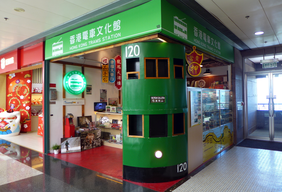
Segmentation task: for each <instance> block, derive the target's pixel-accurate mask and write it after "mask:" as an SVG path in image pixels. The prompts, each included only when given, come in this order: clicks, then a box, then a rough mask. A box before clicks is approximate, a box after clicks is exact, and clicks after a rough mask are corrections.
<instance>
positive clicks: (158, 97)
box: [150, 96, 165, 103]
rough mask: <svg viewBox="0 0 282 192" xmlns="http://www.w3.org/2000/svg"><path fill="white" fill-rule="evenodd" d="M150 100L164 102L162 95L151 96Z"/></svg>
mask: <svg viewBox="0 0 282 192" xmlns="http://www.w3.org/2000/svg"><path fill="white" fill-rule="evenodd" d="M150 100H151V103H165V97H164V96H151V97H150Z"/></svg>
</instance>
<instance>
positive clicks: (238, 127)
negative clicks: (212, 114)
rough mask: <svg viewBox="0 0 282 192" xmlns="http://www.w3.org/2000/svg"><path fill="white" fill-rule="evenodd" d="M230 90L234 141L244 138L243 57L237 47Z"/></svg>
mask: <svg viewBox="0 0 282 192" xmlns="http://www.w3.org/2000/svg"><path fill="white" fill-rule="evenodd" d="M232 91H233V125H234V143H235V144H237V143H239V142H241V141H242V140H243V139H244V113H243V107H240V106H238V105H241V103H242V102H243V101H244V98H243V91H244V87H243V58H242V55H241V53H240V51H239V50H238V49H235V48H234V64H232Z"/></svg>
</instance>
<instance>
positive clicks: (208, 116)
mask: <svg viewBox="0 0 282 192" xmlns="http://www.w3.org/2000/svg"><path fill="white" fill-rule="evenodd" d="M202 103H203V104H202V112H203V131H206V130H209V129H213V128H215V127H218V126H220V115H219V113H220V111H219V90H217V89H203V90H202Z"/></svg>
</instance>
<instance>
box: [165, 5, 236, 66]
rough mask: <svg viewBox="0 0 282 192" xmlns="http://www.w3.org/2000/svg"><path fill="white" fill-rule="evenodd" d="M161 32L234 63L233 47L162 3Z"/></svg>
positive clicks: (175, 9) (173, 8) (177, 10)
mask: <svg viewBox="0 0 282 192" xmlns="http://www.w3.org/2000/svg"><path fill="white" fill-rule="evenodd" d="M162 13H163V14H162V21H163V25H162V32H161V33H164V34H165V35H168V36H171V37H174V38H176V39H178V40H180V41H182V42H186V43H188V44H191V45H196V46H197V47H199V48H200V49H202V50H205V51H207V52H209V53H211V54H214V55H217V56H219V57H221V58H223V59H225V60H227V61H229V62H234V52H233V47H232V46H231V45H229V44H228V43H226V42H225V41H224V40H222V39H221V38H219V37H218V36H216V35H215V34H213V33H212V32H210V31H209V30H207V29H206V28H205V27H203V26H202V25H200V24H199V23H198V22H196V21H195V20H194V19H192V18H190V17H189V16H188V15H186V14H185V13H183V12H181V11H180V10H179V9H177V8H176V7H173V6H171V4H169V3H168V2H166V1H164V2H162Z"/></svg>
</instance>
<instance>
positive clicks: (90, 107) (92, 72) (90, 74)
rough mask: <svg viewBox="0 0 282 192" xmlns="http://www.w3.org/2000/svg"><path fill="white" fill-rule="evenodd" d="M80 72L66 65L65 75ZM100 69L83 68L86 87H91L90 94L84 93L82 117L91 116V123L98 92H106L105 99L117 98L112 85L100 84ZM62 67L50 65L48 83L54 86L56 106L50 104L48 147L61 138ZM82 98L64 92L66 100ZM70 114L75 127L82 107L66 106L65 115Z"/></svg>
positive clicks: (56, 64)
mask: <svg viewBox="0 0 282 192" xmlns="http://www.w3.org/2000/svg"><path fill="white" fill-rule="evenodd" d="M73 70H77V71H82V68H81V67H79V66H71V65H66V73H67V72H69V71H73ZM101 74H102V71H101V69H96V68H88V67H84V75H85V77H86V81H87V85H91V86H92V91H91V94H86V92H84V98H85V105H84V115H85V116H87V115H92V121H95V115H94V102H99V101H100V90H101V89H106V90H107V98H118V90H117V89H116V87H115V86H114V84H112V83H102V78H101ZM62 82H63V65H62V64H59V63H51V64H50V83H52V84H55V85H56V90H57V100H55V102H56V104H50V145H51V146H52V145H53V144H55V143H57V144H59V143H60V141H61V138H62V137H63V127H64V125H63V118H64V117H63V84H62ZM72 98H82V94H79V95H71V94H69V93H67V92H66V99H72ZM67 113H72V114H73V116H74V119H73V123H74V125H75V126H77V117H78V116H82V106H81V105H77V106H66V114H67Z"/></svg>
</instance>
